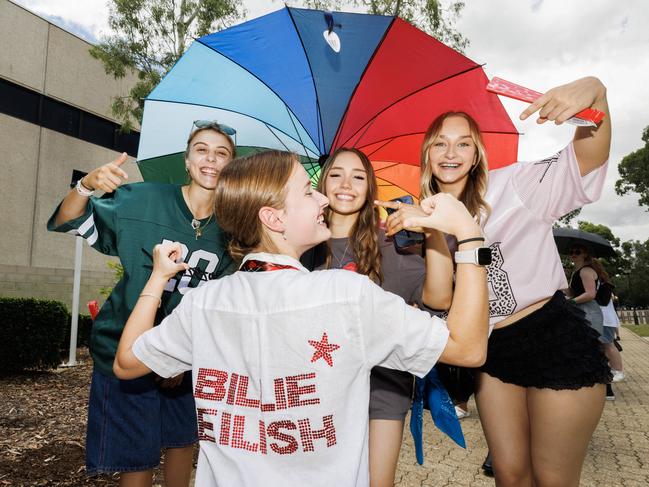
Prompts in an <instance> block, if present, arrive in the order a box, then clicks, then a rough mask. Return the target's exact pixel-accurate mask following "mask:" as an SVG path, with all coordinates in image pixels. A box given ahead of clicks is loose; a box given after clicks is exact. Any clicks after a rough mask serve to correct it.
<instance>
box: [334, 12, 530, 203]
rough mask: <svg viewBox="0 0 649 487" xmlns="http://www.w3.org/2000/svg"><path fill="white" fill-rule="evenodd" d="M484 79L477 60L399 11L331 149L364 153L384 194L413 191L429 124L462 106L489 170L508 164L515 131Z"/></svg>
mask: <svg viewBox="0 0 649 487" xmlns="http://www.w3.org/2000/svg"><path fill="white" fill-rule="evenodd" d="M488 82H489V80H488V79H487V77H486V75H485V73H484V71H483V70H482V67H481V66H480V65H479V64H477V63H475V62H474V61H472V60H470V59H469V58H467V57H465V56H463V55H462V54H460V53H458V52H456V51H454V50H453V49H451V48H449V47H448V46H446V45H444V44H442V43H441V42H439V41H437V40H436V39H434V38H432V37H430V36H429V35H427V34H425V33H424V32H422V31H420V30H419V29H417V28H415V27H413V26H412V25H410V24H408V23H407V22H405V21H403V20H401V19H399V18H397V19H395V20H394V22H393V23H392V25H391V26H390V28H389V30H388V32H387V34H386V36H385V37H384V39H383V41H382V42H381V44H380V46H379V48H378V49H377V51H376V52H375V54H374V56H373V58H372V59H371V61H370V63H369V64H368V66H367V69H366V71H365V73H364V74H363V76H362V78H361V80H360V82H359V84H358V86H357V87H356V90H355V91H354V94H353V96H352V97H351V99H350V102H349V105H348V108H347V111H346V112H345V115H344V117H343V119H342V121H341V124H340V127H339V129H338V132H337V134H336V138H335V140H334V143H333V147H332V150H333V149H335V148H337V147H356V148H359V149H360V150H362V151H363V152H365V153H366V154H367V155H368V156H369V157H370V159H371V160H372V162H373V164H374V168H375V170H376V173H377V177H378V178H379V185H380V197H381V198H384V199H392V198H394V197H397V196H400V195H403V194H404V193H408V194H411V195H413V196H414V197H415V198H416V197H418V196H419V174H420V170H419V165H420V153H421V145H422V142H423V138H424V134H425V132H426V130H427V129H428V126H429V125H430V123H431V121H432V120H433V119H434V118H435V117H437V116H438V115H440V114H442V113H444V112H447V111H464V112H467V113H468V114H469V115H471V116H472V117H473V118H475V120H476V121H477V122H478V125H479V126H480V129H481V131H482V133H483V140H484V143H485V146H486V149H487V155H488V160H489V167H490V169H495V168H499V167H503V166H506V165H509V164H511V163H513V162H515V161H516V159H517V152H518V135H519V134H518V132H517V131H516V128H515V127H514V125H513V123H512V121H511V119H510V118H509V116H508V114H507V112H506V111H505V109H504V107H503V106H502V104H501V102H500V100H499V99H498V97H497V96H496V95H494V94H492V93H489V92H487V90H486V89H485V88H486V85H487V84H488Z"/></svg>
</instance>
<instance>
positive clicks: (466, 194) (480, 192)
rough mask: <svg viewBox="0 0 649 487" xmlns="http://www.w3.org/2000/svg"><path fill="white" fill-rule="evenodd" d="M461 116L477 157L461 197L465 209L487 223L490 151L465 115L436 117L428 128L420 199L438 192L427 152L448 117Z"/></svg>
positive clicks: (422, 165) (474, 125) (422, 163)
mask: <svg viewBox="0 0 649 487" xmlns="http://www.w3.org/2000/svg"><path fill="white" fill-rule="evenodd" d="M450 117H460V118H463V119H464V120H466V121H467V122H468V124H469V129H470V133H471V140H473V143H474V144H475V146H476V158H475V160H474V161H473V164H474V166H473V167H472V168H471V171H470V172H469V178H468V179H467V182H466V186H465V187H464V190H463V191H462V193H461V194H460V197H459V198H458V199H459V200H460V201H461V202H462V203H464V206H466V208H467V210H469V213H471V215H473V216H474V217H476V218H477V220H478V223H481V224H484V223H485V222H486V221H487V219H488V218H489V214H490V213H491V207H490V206H489V203H487V202H486V201H485V199H484V196H485V194H486V193H487V179H488V173H489V167H488V165H487V151H486V150H485V146H484V142H483V141H482V135H481V132H480V127H479V126H478V123H477V122H476V121H475V120H474V119H473V118H472V117H471V116H470V115H469V114H467V113H465V112H446V113H443V114H441V115H440V116H439V117H437V118H436V119H435V120H433V122H432V123H431V124H430V126H429V127H428V130H427V131H426V135H425V136H424V142H423V144H422V146H421V179H420V183H419V189H420V192H421V199H424V198H428V197H429V196H433V195H434V194H437V193H439V192H440V191H439V186H438V185H437V180H436V179H435V177H434V176H433V167H432V164H429V159H428V152H429V150H430V147H431V146H432V145H433V143H434V142H435V139H437V136H438V135H439V133H440V132H441V131H442V125H443V124H444V121H445V120H446V119H447V118H450Z"/></svg>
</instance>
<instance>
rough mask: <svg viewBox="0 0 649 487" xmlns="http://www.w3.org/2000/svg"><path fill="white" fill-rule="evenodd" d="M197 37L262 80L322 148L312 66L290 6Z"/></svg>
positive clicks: (321, 149)
mask: <svg viewBox="0 0 649 487" xmlns="http://www.w3.org/2000/svg"><path fill="white" fill-rule="evenodd" d="M198 41H199V42H201V43H202V44H204V45H206V46H208V47H210V48H211V49H214V50H215V51H217V52H219V53H221V54H222V55H223V56H225V57H227V58H228V59H230V60H232V61H234V62H235V63H236V64H238V65H239V66H241V67H243V68H244V69H246V70H247V71H249V72H250V73H252V74H253V75H254V76H255V77H257V78H258V79H260V80H261V81H263V83H264V84H266V86H268V87H269V88H270V89H271V90H272V91H273V92H275V93H276V94H277V95H278V96H279V97H280V98H281V99H282V100H283V101H284V102H285V103H286V105H287V106H288V107H289V108H290V110H291V111H292V112H293V113H294V114H295V116H296V118H297V119H298V120H300V122H301V123H302V125H303V126H304V128H305V129H306V131H307V132H308V133H309V135H310V137H311V139H312V140H313V141H314V142H315V144H316V146H317V147H318V150H319V151H321V152H322V151H323V150H324V142H323V141H322V136H321V135H320V132H321V131H320V119H319V117H320V114H319V112H318V108H317V100H316V94H315V86H314V84H313V79H312V77H311V69H310V68H309V63H308V62H307V59H306V56H305V54H304V49H303V48H302V43H301V42H300V39H299V37H298V35H297V32H296V31H295V26H294V25H293V20H292V19H291V16H290V15H289V9H287V8H284V9H282V10H278V11H277V12H273V13H270V14H268V15H264V16H263V17H259V18H257V19H253V20H250V21H248V22H244V23H242V24H239V25H236V26H233V27H230V28H229V29H225V30H222V31H220V32H216V33H214V34H209V35H207V36H204V37H201V38H200V39H198ZM305 145H307V144H305Z"/></svg>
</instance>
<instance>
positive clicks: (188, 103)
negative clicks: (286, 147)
mask: <svg viewBox="0 0 649 487" xmlns="http://www.w3.org/2000/svg"><path fill="white" fill-rule="evenodd" d="M147 101H156V102H160V103H177V104H182V105H192V106H197V107H206V108H215V109H217V110H223V111H225V112H231V113H237V114H239V115H241V116H243V117H248V118H251V119H253V120H257V121H258V122H259V123H261V124H264V125H268V126H269V127H273V128H274V129H275V130H277V131H278V132H280V133H282V134H284V135H286V136H287V137H288V138H289V139H291V140H292V141H294V142H295V143H296V144H300V145H303V144H301V141H299V140H296V139H295V137H293V136H292V135H290V134H287V133H286V132H284V131H283V130H282V129H280V128H278V127H275V126H274V125H273V124H270V123H268V122H265V121H264V120H262V119H260V118H257V117H254V116H252V115H250V114H248V113H243V112H240V111H238V110H232V109H231V108H225V107H215V106H212V105H205V104H203V103H190V102H184V101H174V100H159V99H156V98H147ZM311 142H313V140H312V141H311ZM309 152H311V153H312V154H316V153H315V152H313V151H312V150H311V149H309ZM316 157H317V155H316Z"/></svg>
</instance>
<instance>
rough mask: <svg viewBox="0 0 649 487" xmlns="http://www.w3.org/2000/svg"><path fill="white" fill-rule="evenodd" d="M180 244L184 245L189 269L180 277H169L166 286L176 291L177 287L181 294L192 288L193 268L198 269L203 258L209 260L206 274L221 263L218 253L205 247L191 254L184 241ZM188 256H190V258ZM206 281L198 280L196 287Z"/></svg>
mask: <svg viewBox="0 0 649 487" xmlns="http://www.w3.org/2000/svg"><path fill="white" fill-rule="evenodd" d="M162 243H172V240H167V239H164V240H162ZM180 245H181V247H182V259H183V261H185V262H187V264H188V265H189V269H188V270H187V271H185V274H183V276H182V277H181V278H180V279H177V278H175V277H172V278H171V279H169V282H167V285H166V286H165V291H169V292H174V290H176V289H177V290H178V292H179V293H180V294H185V293H186V292H187V290H188V289H190V287H189V283H190V282H191V280H192V275H191V269H198V265H199V264H200V262H201V260H203V261H206V262H207V266H206V267H205V269H204V270H203V272H205V274H210V273H211V272H214V271H215V270H216V267H217V266H218V265H219V258H218V256H217V255H216V254H213V253H212V252H208V251H207V250H203V249H199V250H194V251H193V252H192V253H191V254H190V253H189V249H188V248H187V246H186V245H185V244H184V243H181V244H180ZM187 256H189V259H188V258H187ZM205 282H207V281H205V280H203V279H200V280H198V284H196V286H194V287H198V286H200V285H202V284H204V283H205Z"/></svg>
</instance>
